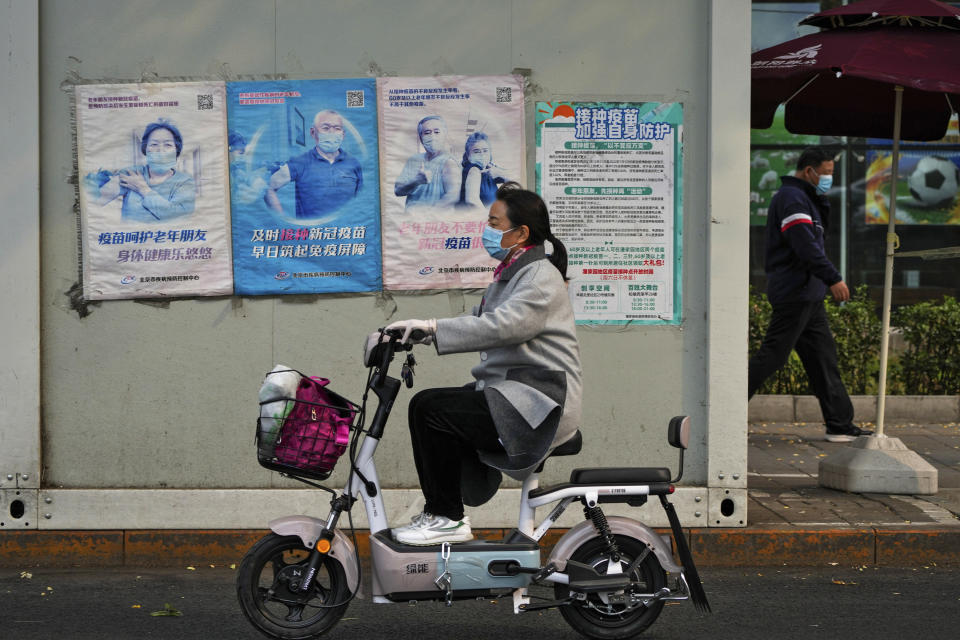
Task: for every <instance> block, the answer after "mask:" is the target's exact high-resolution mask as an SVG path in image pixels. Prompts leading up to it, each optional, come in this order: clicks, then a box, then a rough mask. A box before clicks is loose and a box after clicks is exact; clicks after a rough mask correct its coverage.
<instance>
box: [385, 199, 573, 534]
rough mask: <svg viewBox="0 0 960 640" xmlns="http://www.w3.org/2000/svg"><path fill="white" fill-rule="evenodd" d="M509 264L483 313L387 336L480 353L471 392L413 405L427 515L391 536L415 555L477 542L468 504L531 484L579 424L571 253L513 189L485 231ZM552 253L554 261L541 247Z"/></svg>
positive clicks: (431, 395) (451, 392)
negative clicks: (510, 484) (512, 482)
mask: <svg viewBox="0 0 960 640" xmlns="http://www.w3.org/2000/svg"><path fill="white" fill-rule="evenodd" d="M482 239H483V245H484V248H486V250H487V252H488V253H489V254H490V255H491V256H492V257H493V258H496V259H498V260H500V265H499V266H498V267H497V269H496V270H495V271H494V275H493V282H492V283H491V284H490V286H489V287H488V288H487V290H486V293H485V295H484V297H483V299H482V300H481V302H480V305H479V306H477V307H474V309H473V310H472V312H471V313H470V314H468V315H463V316H459V317H455V318H440V319H431V320H403V321H400V322H394V323H393V324H391V325H390V326H388V327H387V329H400V330H403V331H404V338H403V339H404V341H411V338H412V336H417V338H412V341H414V342H420V343H423V344H431V343H432V344H434V345H435V346H436V349H437V353H439V354H441V355H443V354H447V353H463V352H468V351H478V352H479V355H480V361H479V363H478V364H477V365H476V366H475V367H473V369H472V370H471V373H472V374H473V377H474V378H475V382H473V383H470V384H468V385H466V386H463V387H449V388H439V389H426V390H424V391H421V392H419V393H418V394H417V395H416V396H414V397H413V399H412V400H411V401H410V405H409V412H408V420H409V426H410V436H411V440H412V443H413V457H414V462H415V463H416V467H417V475H418V476H419V478H420V487H421V490H422V491H423V495H424V498H425V504H424V507H423V512H422V513H420V514H418V515H417V516H414V518H413V519H412V520H411V522H410V524H409V525H406V526H403V527H399V528H396V529H393V536H394V538H395V539H396V540H397V541H398V542H401V543H404V544H411V545H433V544H440V543H443V542H464V541H467V540H470V539H472V538H473V535H472V533H471V531H470V520H469V518H468V517H466V516H464V511H463V507H464V504H467V505H469V506H478V505H480V504H483V503H484V502H486V501H487V500H489V499H490V498H491V497H492V496H493V495H494V493H496V491H497V488H498V487H499V485H500V480H501V477H502V476H501V474H500V472H501V471H503V472H504V473H506V474H507V475H509V476H510V477H512V478H515V479H518V480H520V479H523V478H525V477H526V476H528V475H529V474H530V473H531V472H532V471H533V470H534V469H536V467H537V466H538V465H539V464H540V463H541V462H542V461H543V460H544V458H546V457H547V456H548V454H549V453H550V451H551V450H552V449H553V448H554V447H556V446H558V445H560V444H563V443H564V442H565V441H566V440H568V439H569V438H570V437H572V436H573V435H574V433H575V432H576V430H577V428H578V427H579V425H580V407H581V370H580V347H579V344H578V343H577V335H576V328H575V324H574V316H573V308H572V307H571V305H570V299H569V297H568V294H567V287H566V269H567V251H566V248H565V247H564V246H563V243H562V242H560V241H559V240H558V239H557V238H556V237H555V236H554V235H553V233H552V232H551V231H550V219H549V214H548V212H547V206H546V204H545V203H544V202H543V200H542V199H541V198H540V196H538V195H537V194H535V193H533V192H531V191H527V190H524V189H522V188H520V185H518V184H517V183H515V182H508V183H506V184H504V185H503V186H501V187H500V188H499V189H498V190H497V194H496V200H495V201H494V202H493V204H492V205H491V207H490V212H489V216H488V218H487V226H486V227H485V228H484V231H483V236H482ZM547 241H549V243H550V245H551V246H552V253H551V254H549V255H547V253H546V249H545V247H544V243H545V242H547Z"/></svg>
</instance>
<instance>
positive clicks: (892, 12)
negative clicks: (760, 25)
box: [800, 0, 960, 29]
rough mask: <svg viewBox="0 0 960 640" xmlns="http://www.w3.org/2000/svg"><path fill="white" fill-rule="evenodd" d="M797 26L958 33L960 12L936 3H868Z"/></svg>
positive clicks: (871, 0)
mask: <svg viewBox="0 0 960 640" xmlns="http://www.w3.org/2000/svg"><path fill="white" fill-rule="evenodd" d="M800 24H805V25H810V26H812V27H823V28H824V29H832V28H837V27H862V26H872V25H878V24H881V25H890V24H897V25H901V26H921V27H922V26H935V27H947V28H954V29H960V11H958V10H957V9H954V8H953V7H951V6H950V5H947V4H944V3H942V2H937V0H869V1H867V2H855V3H853V4H848V5H846V6H843V7H837V8H836V9H827V10H826V11H821V12H820V13H817V14H815V15H812V16H810V17H808V18H805V19H803V20H801V21H800Z"/></svg>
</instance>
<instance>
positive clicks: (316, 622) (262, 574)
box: [237, 533, 350, 640]
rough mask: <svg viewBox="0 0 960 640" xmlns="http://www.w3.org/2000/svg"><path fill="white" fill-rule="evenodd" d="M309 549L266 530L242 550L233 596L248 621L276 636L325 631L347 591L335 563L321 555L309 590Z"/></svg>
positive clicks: (284, 639) (286, 638) (296, 638)
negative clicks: (303, 583) (304, 582)
mask: <svg viewBox="0 0 960 640" xmlns="http://www.w3.org/2000/svg"><path fill="white" fill-rule="evenodd" d="M310 553H311V551H310V549H308V548H306V547H305V546H304V544H303V542H302V541H301V540H300V538H299V537H297V536H279V535H277V534H275V533H271V534H269V535H268V536H266V537H264V538H261V539H260V541H259V542H257V544H255V545H254V546H253V548H251V549H250V551H248V552H247V555H246V556H244V558H243V560H242V561H241V563H240V571H239V572H238V574H237V598H238V599H239V600H240V608H241V609H242V610H243V613H244V615H245V616H246V617H247V619H248V620H249V621H250V622H251V623H252V624H253V626H255V627H256V628H257V629H259V630H260V631H261V632H263V633H264V634H266V635H268V636H269V637H271V638H277V639H278V640H305V639H307V638H316V637H319V636H320V635H322V634H324V633H326V632H327V631H329V630H330V629H331V628H333V626H334V625H335V624H336V623H337V622H338V621H339V620H340V618H341V617H342V616H343V613H344V611H346V609H347V605H348V604H349V596H350V589H349V588H348V585H347V579H346V575H345V574H344V571H343V567H342V566H340V563H339V562H338V561H336V560H334V559H333V558H331V557H330V556H324V558H323V561H322V562H321V564H320V568H319V569H318V570H317V574H316V576H315V577H314V579H313V581H312V584H311V585H310V588H309V589H307V591H305V592H300V591H299V589H298V585H299V584H300V581H301V580H302V579H303V578H304V577H305V576H306V574H307V565H308V563H309V560H310Z"/></svg>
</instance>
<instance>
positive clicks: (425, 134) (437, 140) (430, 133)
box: [420, 120, 445, 153]
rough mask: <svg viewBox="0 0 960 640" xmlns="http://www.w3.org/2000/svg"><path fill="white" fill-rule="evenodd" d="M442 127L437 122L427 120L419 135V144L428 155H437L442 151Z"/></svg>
mask: <svg viewBox="0 0 960 640" xmlns="http://www.w3.org/2000/svg"><path fill="white" fill-rule="evenodd" d="M444 134H445V132H444V130H443V126H442V125H441V124H440V123H439V121H437V120H427V121H426V122H425V123H424V124H423V130H422V131H421V133H420V142H421V143H422V144H423V148H424V149H426V150H427V152H428V153H437V152H438V151H441V150H442V149H443V139H444Z"/></svg>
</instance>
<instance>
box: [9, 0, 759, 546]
mask: <svg viewBox="0 0 960 640" xmlns="http://www.w3.org/2000/svg"><path fill="white" fill-rule="evenodd" d="M478 7H482V9H478ZM749 32H750V28H749V3H748V2H746V0H737V1H736V2H718V1H717V0H714V1H713V2H708V1H706V0H676V1H673V2H669V3H667V2H659V1H655V0H646V1H644V0H603V1H599V2H594V3H591V4H589V5H584V4H583V3H579V2H574V1H573V0H512V1H511V0H487V1H485V2H483V3H477V2H475V1H473V0H446V1H443V2H440V1H435V0H402V1H400V0H398V1H395V2H376V1H373V0H352V1H349V2H347V1H325V2H316V1H310V0H276V1H275V2H261V1H253V0H247V1H243V2H238V1H236V0H205V2H202V3H196V2H188V1H187V0H168V1H167V2H164V3H163V4H159V5H158V4H154V3H145V2H130V1H129V0H125V1H121V0H90V1H88V2H83V3H76V2H68V1H66V0H47V1H45V2H43V3H42V4H41V5H40V17H39V49H40V58H39V60H40V62H41V65H40V71H39V74H38V76H39V85H40V110H39V118H40V122H41V123H42V136H41V138H40V141H41V145H40V149H39V152H40V153H39V157H40V174H39V175H40V177H41V179H40V185H41V192H40V195H41V201H42V208H40V210H39V226H40V228H41V229H42V234H41V240H42V242H41V243H40V250H39V262H40V264H41V265H42V266H41V269H40V274H41V287H40V292H41V293H40V298H39V305H40V314H39V316H40V317H39V325H38V326H39V335H40V336H42V341H41V346H42V349H41V354H40V355H41V369H40V371H41V372H42V384H41V386H40V390H41V391H42V397H43V404H42V433H43V444H42V467H43V487H44V489H45V490H46V493H45V494H44V497H45V498H48V499H50V503H52V504H53V505H55V506H56V507H59V508H60V511H54V512H53V513H52V514H47V515H50V516H51V517H50V518H47V519H46V522H41V526H46V527H50V528H57V527H70V526H73V527H80V528H93V527H94V525H95V524H96V522H97V521H98V520H95V519H92V518H90V517H89V516H90V510H91V509H94V508H96V509H102V510H108V511H110V512H111V516H110V517H111V518H113V519H115V521H116V522H126V523H128V524H127V525H126V526H155V527H162V526H175V525H173V524H170V523H171V522H174V521H176V518H171V517H170V515H171V513H175V514H180V515H182V513H183V509H186V510H187V512H189V513H192V514H194V513H195V514H201V513H206V512H207V511H209V510H210V509H211V508H215V506H214V505H216V504H224V502H223V501H224V500H226V501H227V502H230V501H231V500H240V497H241V496H246V497H247V498H249V497H250V496H251V495H253V494H247V493H242V494H241V493H238V491H237V490H239V489H247V490H254V494H256V496H259V498H257V499H261V500H263V501H264V502H265V503H269V504H274V503H275V501H276V500H275V498H276V497H277V496H292V495H294V494H299V492H289V491H287V492H271V491H263V490H267V489H270V488H275V487H287V486H291V485H290V483H289V482H288V481H284V480H282V479H281V478H279V476H278V475H277V474H275V473H271V472H268V471H265V470H263V469H261V468H260V467H259V466H258V465H257V464H256V461H255V455H254V448H253V431H254V422H255V417H256V413H257V404H256V399H255V396H256V391H257V388H258V386H259V383H260V381H261V379H262V376H263V374H264V373H265V372H266V371H268V370H269V369H270V368H271V367H272V366H273V365H274V364H275V363H277V362H283V363H285V364H289V365H292V366H295V367H297V368H300V369H303V370H307V371H309V372H311V373H313V374H317V375H324V376H327V377H330V378H332V379H333V384H334V386H335V388H336V389H337V390H338V391H339V392H341V393H343V394H344V395H346V396H347V397H350V398H351V399H353V400H355V401H359V400H360V398H359V390H360V389H361V387H362V383H363V379H364V375H365V370H362V369H361V368H360V364H359V355H360V345H361V343H362V340H363V338H364V336H365V335H366V334H367V333H368V332H369V331H371V330H373V329H374V328H376V327H378V326H382V325H383V324H384V323H385V322H387V321H388V320H392V319H400V318H405V317H435V316H445V315H450V314H456V313H460V312H462V311H463V310H464V309H469V308H470V306H471V305H473V304H476V303H477V301H478V300H479V293H476V292H466V293H465V292H460V291H452V292H448V293H447V292H445V293H438V294H430V295H405V294H399V293H389V292H385V293H383V294H379V295H349V296H347V295H344V296H287V297H261V298H239V297H231V298H214V299H210V298H206V299H203V298H201V299H182V300H172V301H163V302H134V301H110V302H102V303H97V304H91V305H89V306H86V307H85V306H83V305H81V304H78V303H77V301H76V299H75V298H72V297H71V295H69V292H70V290H71V287H72V286H73V285H74V284H75V283H76V281H77V277H78V276H77V227H76V215H75V201H76V188H75V181H76V175H75V174H76V170H75V158H74V156H73V151H72V144H71V141H72V137H73V129H72V124H71V109H70V105H71V101H72V87H73V85H74V84H75V83H77V82H90V81H117V82H129V81H138V80H144V81H151V80H160V79H164V80H168V79H173V80H176V79H195V78H220V79H223V80H228V81H229V80H239V79H259V78H264V77H266V76H267V75H270V74H280V75H283V76H285V77H290V78H320V77H332V76H339V77H356V76H365V75H431V74H447V73H451V74H503V73H509V72H511V71H512V70H514V69H518V68H519V69H529V70H530V75H529V79H530V86H529V89H528V93H527V110H528V119H527V121H528V123H532V122H533V108H532V103H533V102H534V101H536V100H553V99H581V100H583V99H599V100H611V99H617V100H621V99H622V100H637V101H679V102H683V103H684V116H685V121H684V157H683V162H684V167H683V171H684V185H683V189H684V191H683V192H684V213H683V256H684V261H683V267H682V268H683V283H682V290H683V318H684V321H683V323H682V325H680V326H676V327H666V326H664V327H630V328H619V329H617V328H609V327H607V328H592V327H582V328H580V330H579V337H580V341H581V347H582V352H583V355H584V361H583V364H584V374H585V387H586V388H585V393H586V397H585V411H584V433H585V442H586V444H585V447H584V453H583V454H581V455H580V456H577V457H576V458H575V459H569V458H568V459H565V460H562V461H558V462H556V463H551V465H549V467H548V473H547V474H546V480H547V481H548V482H549V481H558V480H559V479H561V478H562V477H563V476H565V475H566V474H567V473H568V472H569V469H570V468H572V467H573V466H581V467H582V466H596V465H607V464H609V465H616V466H664V465H669V466H672V467H675V466H676V457H675V454H674V452H673V450H671V449H669V447H667V446H666V443H665V428H666V423H667V421H668V419H669V418H670V417H671V416H673V415H676V414H680V413H686V414H689V415H691V416H692V417H693V419H694V424H695V431H694V438H693V443H692V445H691V448H690V451H689V452H688V455H687V463H686V474H685V478H684V483H685V485H687V489H688V491H687V493H689V504H687V502H686V501H685V500H681V501H680V502H681V510H683V511H690V512H693V511H697V513H698V515H697V516H696V517H697V518H699V519H700V520H698V521H699V522H701V524H707V522H706V519H707V518H708V513H707V510H706V508H705V506H706V505H707V503H708V502H709V500H708V494H707V488H708V487H712V488H714V489H718V490H719V491H720V494H717V501H716V505H719V500H721V499H723V497H724V496H731V495H732V496H734V497H737V500H740V499H741V497H742V498H743V504H744V505H745V487H746V403H745V402H744V400H743V398H744V396H745V390H744V389H743V387H744V386H745V384H744V381H743V379H744V377H745V367H746V252H747V231H748V229H747V226H746V216H745V215H742V212H744V211H746V192H747V191H746V187H747V169H746V167H747V165H746V163H747V160H748V122H747V113H748V111H749V110H748V107H749V104H748V103H749V76H748V75H747V67H748V65H747V60H748V53H749V49H748V43H749ZM28 80H29V78H28ZM4 95H5V96H7V95H8V92H7V91H4ZM5 100H6V98H5ZM533 140H534V137H533V133H532V126H531V128H530V129H529V130H528V151H529V157H528V167H529V175H528V184H529V185H531V186H532V185H533V179H532V178H533V166H534V158H533V154H534V147H533ZM25 142H27V143H29V136H27V140H25ZM34 144H35V143H34ZM20 159H21V158H20V156H19V155H17V156H16V160H13V159H11V160H10V161H9V162H7V163H6V166H11V163H13V164H16V163H17V162H19V160H20ZM4 187H5V192H6V191H7V186H6V185H4ZM0 215H2V216H4V218H10V213H9V212H8V211H4V212H3V213H0ZM29 218H30V216H27V222H26V223H25V224H29ZM8 224H9V223H8ZM8 229H9V226H8ZM34 233H35V232H34ZM4 242H6V240H4ZM18 246H19V245H18ZM27 253H28V257H29V254H30V252H29V251H28V252H27ZM6 257H7V251H4V255H3V257H2V259H4V260H5V261H6ZM34 260H35V259H34ZM4 269H5V271H4V277H5V278H6V269H7V267H6V262H5V267H4ZM35 272H36V267H33V271H32V273H34V274H35ZM26 273H27V275H29V274H30V273H31V270H30V268H29V267H27V268H26ZM3 282H6V280H5V279H4V280H3ZM5 286H7V290H6V291H5V293H7V300H10V299H15V300H16V301H17V302H16V306H17V308H19V307H20V306H21V302H22V301H23V302H24V305H23V306H24V307H25V308H29V307H30V305H29V304H28V303H29V301H28V300H26V299H25V298H24V297H23V295H22V292H20V291H16V292H15V291H13V289H14V286H13V285H5ZM36 304H37V302H36V301H34V303H33V305H34V307H35V306H36ZM5 323H6V320H5ZM13 324H14V325H16V327H18V328H19V330H20V331H21V332H23V333H25V334H30V335H29V336H24V337H25V338H27V337H31V336H35V335H36V333H35V332H36V329H35V326H37V325H36V324H34V325H31V322H30V320H29V318H27V319H19V320H16V321H15V322H14V323H13ZM31 326H33V327H34V328H33V329H30V327H31ZM31 331H32V332H33V333H31ZM17 343H18V344H21V346H22V347H23V348H24V349H26V351H24V352H22V353H17V354H15V358H16V362H17V363H18V366H21V367H26V368H27V369H29V364H30V352H29V346H28V345H29V340H26V339H25V340H19V339H18V340H17ZM418 358H419V360H420V362H421V366H420V367H419V369H418V371H417V379H416V380H417V384H418V386H419V387H420V388H424V387H427V386H436V385H444V384H448V383H449V382H451V381H467V380H468V379H469V373H468V370H469V367H470V365H471V363H472V361H473V356H470V355H461V356H446V357H443V358H440V357H438V356H436V354H435V353H432V351H430V350H421V351H420V352H419V353H418ZM34 373H35V372H34ZM0 381H2V383H3V395H4V397H5V398H6V397H9V396H10V395H11V394H12V393H14V392H16V391H17V385H16V384H15V383H13V382H11V381H10V380H9V379H8V378H3V377H0ZM28 389H29V385H28ZM27 395H29V394H27ZM411 395H412V394H411V393H409V392H404V393H402V394H401V398H400V400H399V406H398V407H397V410H396V412H395V416H396V420H394V422H393V428H392V430H388V432H387V434H386V436H385V438H384V442H383V445H382V448H381V453H380V456H379V458H378V463H379V465H380V476H381V479H382V480H383V482H384V484H385V486H387V487H393V488H397V489H398V491H397V493H396V495H397V496H403V497H401V498H398V501H399V503H400V504H402V505H404V506H403V508H404V509H412V508H415V507H414V506H411V505H412V501H414V500H415V496H416V491H411V490H409V489H410V488H411V487H414V488H415V487H416V486H417V479H416V474H415V471H414V469H413V464H412V457H411V455H410V450H409V439H408V436H407V433H406V427H405V411H404V408H405V404H406V401H407V400H408V399H409V397H410V396H411ZM0 419H2V420H3V422H0V437H4V436H3V434H4V433H7V434H9V433H12V432H13V431H17V432H19V429H20V425H19V424H17V423H15V422H14V421H13V420H12V419H11V418H10V417H8V416H7V415H3V417H2V418H0ZM26 422H28V423H29V422H30V420H29V419H28V420H26ZM7 437H9V435H8V436H7ZM0 442H5V441H4V440H0ZM21 449H23V450H24V451H25V453H24V454H23V455H25V456H26V459H27V462H25V463H24V464H28V463H29V454H30V451H31V446H30V445H25V446H23V447H21ZM32 450H33V451H36V447H33V449H32ZM17 455H18V456H19V455H21V454H20V453H18V454H17ZM9 457H10V456H9V455H8V454H4V453H3V452H0V461H2V462H5V463H8V464H7V466H9V463H10V461H9V460H8V458H9ZM708 459H714V460H715V461H716V462H713V463H711V462H710V460H708ZM4 468H6V467H4ZM0 471H2V469H0ZM338 474H339V475H337V476H335V478H337V479H338V481H337V482H336V484H340V479H342V478H343V477H344V475H343V471H342V470H341V471H339V472H338ZM733 474H735V475H736V478H733ZM721 476H722V477H721ZM105 489H110V490H112V491H110V492H104V491H101V490H105ZM134 489H142V490H143V491H141V492H136V491H134V492H132V493H130V492H129V490H134ZM118 490H119V491H120V494H122V496H121V495H119V494H118V493H117V491H118ZM158 490H161V491H159V492H158ZM163 490H166V491H163ZM210 490H223V491H216V492H215V494H216V496H219V497H216V496H214V494H212V493H206V492H209V491H210ZM257 491H259V493H258V492H257ZM731 491H732V492H733V493H732V494H731V493H730V492H731ZM124 492H126V493H124ZM694 493H696V494H697V496H696V497H699V498H700V501H696V502H695V501H694V497H695V496H694V495H693V494H694ZM108 495H109V496H110V497H109V499H108V498H107V497H105V496H108ZM124 496H125V497H124ZM158 496H160V497H158ZM268 497H269V499H267V498H268ZM251 499H253V498H251ZM279 499H281V500H293V498H279ZM151 500H152V503H153V505H154V508H153V509H152V510H150V509H144V508H142V507H144V506H145V505H147V504H150V502H151ZM65 501H66V503H67V504H65ZM50 503H48V504H50ZM184 504H186V505H187V506H182V505H184ZM738 504H739V503H738ZM111 505H112V506H111ZM177 505H181V506H180V507H178V506H177ZM190 505H193V507H191V506H190ZM202 505H206V506H202ZM390 505H391V503H390V501H389V499H388V506H390ZM511 505H512V503H510V504H509V505H507V506H506V507H502V506H497V505H493V506H490V507H489V508H488V509H487V510H486V511H482V512H481V513H480V517H479V520H480V522H479V524H481V525H482V524H483V518H484V517H487V518H488V519H489V520H490V521H491V524H492V521H493V520H502V519H504V518H507V519H508V520H509V519H511V518H513V517H514V516H512V515H511V514H510V510H511ZM178 508H179V509H180V511H177V510H178ZM191 508H192V509H194V510H193V511H191V510H190V509H191ZM718 508H719V507H718ZM236 509H237V510H239V511H241V512H242V511H243V503H242V501H240V502H237V507H236ZM743 509H744V510H745V506H744V507H743ZM141 512H142V513H141ZM714 512H716V513H719V511H718V510H717V509H714V508H713V507H711V509H710V513H711V514H713V513H714ZM133 514H141V515H137V516H136V517H134V515H133ZM484 514H485V515H484ZM165 516H166V517H165ZM261 517H262V514H260V513H252V514H248V515H243V514H242V513H241V514H238V515H236V517H235V518H234V519H231V520H229V523H233V524H234V526H246V525H247V524H248V523H249V526H262V521H261ZM709 517H710V518H711V520H712V519H713V515H709ZM691 518H692V513H691ZM41 520H43V519H42V518H41ZM197 520H199V521H195V520H191V519H190V518H186V522H184V523H181V524H180V525H177V526H191V524H192V525H193V526H215V525H217V524H222V523H223V522H224V520H222V519H221V520H218V519H216V518H215V517H199V518H198V519H197ZM745 520H746V517H745V512H743V511H740V510H739V509H738V510H737V511H736V513H735V515H734V517H733V518H732V519H730V518H726V517H725V516H724V517H719V516H718V518H717V522H716V523H714V522H712V521H711V522H710V524H732V525H736V524H737V523H738V521H739V522H740V523H741V524H742V523H743V522H745ZM474 521H475V522H478V518H475V519H474ZM99 522H101V523H103V522H105V520H103V519H100V520H99ZM238 522H239V525H238V524H237V523H238ZM690 524H691V525H693V524H696V522H690ZM121 526H123V525H121Z"/></svg>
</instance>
